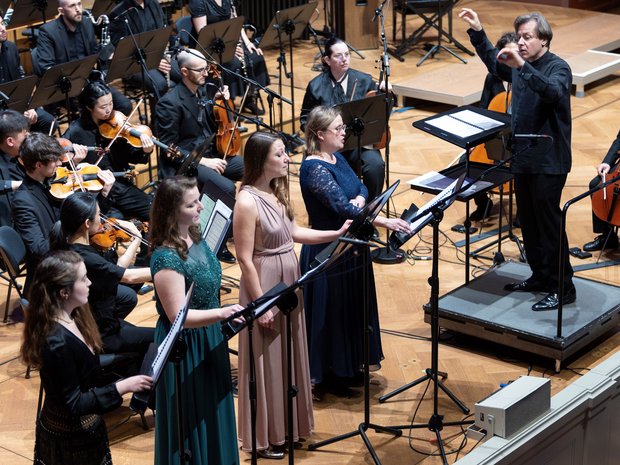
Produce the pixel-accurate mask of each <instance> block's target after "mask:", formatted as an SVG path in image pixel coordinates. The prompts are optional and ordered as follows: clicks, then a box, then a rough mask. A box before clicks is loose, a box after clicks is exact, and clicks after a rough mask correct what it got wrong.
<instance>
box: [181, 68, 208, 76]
mask: <svg viewBox="0 0 620 465" xmlns="http://www.w3.org/2000/svg"><path fill="white" fill-rule="evenodd" d="M184 68H186V69H189V70H190V71H193V72H195V73H198V74H204V73H205V71H207V70H208V68H207V67H206V66H205V67H203V68H190V67H189V66H184Z"/></svg>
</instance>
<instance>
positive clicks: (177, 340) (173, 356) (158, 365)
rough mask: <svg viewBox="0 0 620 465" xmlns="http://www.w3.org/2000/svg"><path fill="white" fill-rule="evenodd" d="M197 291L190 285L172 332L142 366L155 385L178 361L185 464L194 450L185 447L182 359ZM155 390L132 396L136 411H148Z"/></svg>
mask: <svg viewBox="0 0 620 465" xmlns="http://www.w3.org/2000/svg"><path fill="white" fill-rule="evenodd" d="M193 293H194V283H193V282H192V284H191V285H190V286H189V289H188V290H187V292H186V293H185V299H184V301H183V306H182V307H181V308H180V309H179V313H177V316H176V318H175V319H174V321H173V322H172V324H171V325H170V329H169V330H168V334H166V337H165V338H164V340H163V341H162V342H161V344H160V345H159V347H155V344H151V345H150V346H149V351H148V353H147V354H146V355H145V357H144V360H143V361H142V366H141V367H140V373H142V374H145V375H147V376H151V377H152V378H153V388H154V387H155V386H156V385H157V383H158V382H159V378H160V376H161V374H162V372H163V370H164V368H165V366H166V364H167V363H168V362H169V361H172V362H173V363H174V385H175V390H176V420H177V440H178V442H177V444H178V447H179V462H180V463H181V465H185V464H187V463H190V462H191V459H192V452H191V451H190V450H188V449H185V428H184V426H183V422H184V420H183V391H182V386H183V381H182V379H181V366H180V365H181V361H182V360H183V358H184V357H185V354H186V353H187V344H186V343H185V341H184V340H183V337H182V334H181V332H182V331H183V325H184V324H185V319H186V318H187V313H188V312H189V305H190V302H191V299H192V295H193ZM151 393H152V389H151V390H149V391H142V392H136V393H134V394H133V396H132V398H131V402H130V404H129V407H130V408H131V409H132V410H134V411H136V412H144V410H146V405H147V403H148V400H149V397H150V396H151Z"/></svg>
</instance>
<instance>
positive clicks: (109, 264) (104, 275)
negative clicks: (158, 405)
mask: <svg viewBox="0 0 620 465" xmlns="http://www.w3.org/2000/svg"><path fill="white" fill-rule="evenodd" d="M118 223H119V224H120V225H121V226H122V227H123V228H124V229H125V230H127V231H129V232H130V233H131V234H132V235H133V239H132V240H131V243H130V245H129V246H128V247H127V250H126V251H125V253H123V255H121V256H119V257H118V260H116V261H114V260H110V259H107V258H105V257H104V256H102V255H101V254H100V253H99V252H98V251H97V250H96V249H95V248H94V247H93V246H91V245H90V242H89V239H90V238H91V236H92V235H94V234H95V233H97V232H98V231H99V229H100V227H101V225H102V224H101V216H100V209H99V205H98V204H97V200H96V199H95V197H94V196H93V195H92V194H91V193H89V192H76V193H75V194H73V195H71V196H70V197H67V198H66V199H65V200H64V201H63V202H62V205H61V207H60V214H59V220H58V221H57V222H56V223H55V225H54V228H53V229H52V233H51V248H52V250H72V251H74V252H77V253H78V254H80V256H81V257H82V259H83V260H84V264H85V265H86V271H87V274H88V279H89V280H90V281H91V282H92V284H91V287H90V294H89V296H88V303H89V304H90V309H91V311H92V313H93V316H94V317H95V321H96V322H97V326H98V328H99V333H100V334H101V339H102V341H103V349H104V351H105V352H108V353H117V352H139V353H141V354H145V353H146V351H147V350H148V345H149V344H150V343H151V342H152V341H153V333H154V330H153V328H141V327H136V326H134V325H132V324H130V323H128V322H126V321H124V319H123V318H124V317H125V316H127V315H128V314H129V313H130V312H131V310H133V309H134V308H135V306H136V305H137V303H138V298H137V295H136V293H135V291H134V290H133V289H131V288H130V287H128V286H126V284H127V285H131V284H137V283H144V282H146V281H151V270H150V268H148V267H143V268H131V267H130V264H131V263H132V261H133V260H134V259H135V256H136V254H137V252H138V250H139V248H140V244H141V241H142V238H141V237H140V233H139V231H138V230H137V229H136V227H135V226H134V225H133V224H132V223H131V222H128V221H122V220H119V221H118ZM134 368H135V369H136V370H137V369H138V368H139V366H136V367H134Z"/></svg>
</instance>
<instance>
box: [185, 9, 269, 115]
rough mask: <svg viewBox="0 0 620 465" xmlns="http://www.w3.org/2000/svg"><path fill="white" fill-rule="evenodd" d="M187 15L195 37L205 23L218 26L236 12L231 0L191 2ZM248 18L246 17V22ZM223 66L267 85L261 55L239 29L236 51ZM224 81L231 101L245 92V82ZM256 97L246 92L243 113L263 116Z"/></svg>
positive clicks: (226, 77)
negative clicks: (228, 87) (239, 34)
mask: <svg viewBox="0 0 620 465" xmlns="http://www.w3.org/2000/svg"><path fill="white" fill-rule="evenodd" d="M188 6H189V13H190V15H191V17H192V26H193V29H194V31H196V36H198V33H199V32H200V30H201V29H202V28H203V27H205V26H206V25H208V24H215V23H219V22H220V21H226V20H228V19H233V18H236V17H237V11H236V9H235V7H234V5H233V2H232V0H190V1H189V5H188ZM247 19H248V18H246V20H247ZM224 67H225V68H228V69H231V70H233V71H235V72H236V73H238V74H244V73H247V77H249V78H251V79H253V80H254V81H256V82H258V83H259V84H261V85H263V86H268V85H269V72H268V71H267V65H266V63H265V58H264V57H263V52H262V50H261V49H260V48H258V47H257V46H256V44H255V43H254V42H253V41H252V40H250V39H249V38H248V36H247V34H246V33H245V29H244V28H242V29H241V36H240V37H239V43H238V45H237V47H236V49H235V56H234V58H233V59H232V60H231V61H230V62H228V63H224ZM223 79H224V82H225V83H226V84H228V85H229V86H230V95H231V97H232V98H236V97H239V96H242V95H243V94H244V92H245V84H244V82H243V81H242V80H241V79H239V78H237V77H236V76H233V75H231V74H226V73H225V74H224V76H223ZM257 95H258V94H256V93H254V92H249V93H248V97H247V98H246V100H245V104H244V106H243V108H242V109H241V111H246V112H248V113H250V114H253V115H257V116H260V115H263V114H264V113H265V111H264V110H263V109H260V108H258V105H257V103H258V97H257Z"/></svg>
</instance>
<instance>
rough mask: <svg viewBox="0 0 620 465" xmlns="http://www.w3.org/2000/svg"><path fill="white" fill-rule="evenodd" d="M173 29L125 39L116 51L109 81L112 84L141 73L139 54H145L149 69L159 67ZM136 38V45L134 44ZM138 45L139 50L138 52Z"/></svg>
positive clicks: (120, 42)
mask: <svg viewBox="0 0 620 465" xmlns="http://www.w3.org/2000/svg"><path fill="white" fill-rule="evenodd" d="M171 30H172V28H171V27H170V26H168V27H162V28H160V29H154V30H152V31H147V32H141V33H139V34H134V35H133V38H132V36H125V37H123V38H122V39H121V40H120V41H119V42H118V44H117V45H116V49H115V50H114V57H112V62H111V63H110V69H109V70H108V77H107V81H108V82H112V81H114V80H115V79H118V78H124V77H127V76H131V75H133V74H138V73H140V72H141V64H140V61H139V59H138V53H141V52H144V53H143V57H144V62H145V64H146V68H147V69H155V68H157V67H158V66H159V63H160V62H161V59H162V57H163V56H164V50H166V46H167V45H168V38H169V37H170V31H171ZM134 38H135V43H134ZM136 44H137V45H138V48H139V50H140V52H138V50H136Z"/></svg>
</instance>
